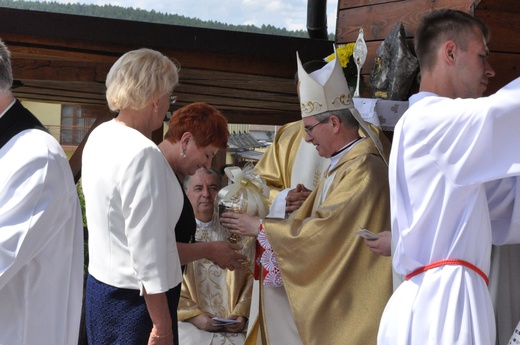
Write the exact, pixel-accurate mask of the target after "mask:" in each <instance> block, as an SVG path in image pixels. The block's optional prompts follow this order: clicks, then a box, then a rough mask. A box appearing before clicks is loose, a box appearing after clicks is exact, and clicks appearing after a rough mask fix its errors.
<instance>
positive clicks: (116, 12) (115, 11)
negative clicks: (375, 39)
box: [0, 0, 334, 40]
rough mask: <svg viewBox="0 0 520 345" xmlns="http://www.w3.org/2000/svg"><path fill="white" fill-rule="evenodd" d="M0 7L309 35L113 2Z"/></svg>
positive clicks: (4, 0) (6, 1)
mask: <svg viewBox="0 0 520 345" xmlns="http://www.w3.org/2000/svg"><path fill="white" fill-rule="evenodd" d="M0 7H7V8H16V9H24V10H34V11H45V12H55V13H64V14H76V15H84V16H93V17H103V18H112V19H125V20H133V21H142V22H148V23H157V24H169V25H181V26H191V27H199V28H206V29H219V30H228V31H243V32H252V33H260V34H267V35H278V36H291V37H309V35H308V33H307V31H304V30H296V31H289V30H287V29H285V28H281V29H280V28H276V27H274V26H272V25H262V26H261V27H260V28H259V27H257V26H254V25H232V24H225V23H220V22H217V21H203V20H200V19H198V18H188V17H185V16H181V15H177V14H169V13H161V12H157V11H155V10H152V11H146V10H142V9H134V8H133V7H120V6H114V5H103V6H100V5H93V4H89V5H85V4H79V3H73V4H71V3H67V4H60V3H57V2H55V1H42V2H36V1H25V0H0ZM329 39H330V40H334V34H329Z"/></svg>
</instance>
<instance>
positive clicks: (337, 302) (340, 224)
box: [264, 140, 392, 345]
mask: <svg viewBox="0 0 520 345" xmlns="http://www.w3.org/2000/svg"><path fill="white" fill-rule="evenodd" d="M329 174H335V176H334V178H333V181H332V183H331V186H330V188H329V191H328V194H327V196H326V198H325V200H323V202H322V204H321V205H320V206H317V200H318V196H319V195H320V193H321V192H322V189H323V183H324V179H322V181H321V183H320V185H319V187H318V188H317V190H315V191H314V192H313V193H312V194H311V195H310V196H309V199H308V200H307V201H306V202H305V203H304V204H303V205H302V207H301V208H300V209H299V210H297V211H295V212H294V213H293V214H292V215H291V217H290V218H289V219H287V220H275V219H265V220H264V229H265V232H266V235H267V237H268V239H269V242H270V243H271V246H272V247H273V249H274V252H275V254H276V257H277V260H278V264H279V267H280V271H281V275H282V279H283V282H284V287H285V289H286V291H287V296H288V299H289V303H290V305H291V310H292V313H293V315H294V318H295V322H296V326H297V328H298V333H299V335H300V337H301V339H302V341H303V343H304V344H305V345H315V344H316V345H318V344H352V345H358V344H376V337H377V330H378V327H379V320H380V318H381V314H382V313H383V309H384V307H385V305H386V302H387V301H388V299H389V297H390V295H391V293H392V268H391V259H390V258H389V257H382V256H379V255H377V254H375V253H373V252H371V251H370V250H369V249H368V248H367V247H366V245H365V244H364V242H363V239H362V238H360V237H359V236H357V235H356V234H355V231H357V230H359V229H360V228H366V229H369V230H371V231H373V232H379V231H383V230H388V229H390V203H389V190H388V169H387V166H386V165H385V164H384V162H383V160H382V159H381V157H380V156H379V155H378V153H377V150H376V148H375V146H374V144H373V142H372V141H371V140H363V141H361V142H359V143H358V144H356V145H355V146H354V147H353V148H352V149H351V150H350V151H349V152H347V153H346V154H345V155H344V156H343V157H342V158H341V160H340V161H339V162H338V164H337V165H336V167H334V169H333V170H332V171H331V172H329ZM265 317H267V318H268V317H269V315H266V316H265Z"/></svg>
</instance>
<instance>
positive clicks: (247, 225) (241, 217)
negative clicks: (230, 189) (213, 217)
mask: <svg viewBox="0 0 520 345" xmlns="http://www.w3.org/2000/svg"><path fill="white" fill-rule="evenodd" d="M220 224H221V225H222V226H223V227H225V228H226V229H228V230H229V232H231V233H233V234H238V235H240V236H249V237H256V236H258V233H259V232H260V218H258V217H257V216H250V215H248V214H243V213H233V212H224V213H223V214H222V216H220Z"/></svg>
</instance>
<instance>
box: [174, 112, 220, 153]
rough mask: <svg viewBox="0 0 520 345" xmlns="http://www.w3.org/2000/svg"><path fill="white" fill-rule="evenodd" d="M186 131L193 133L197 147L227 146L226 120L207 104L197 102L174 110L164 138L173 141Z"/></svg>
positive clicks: (179, 138)
mask: <svg viewBox="0 0 520 345" xmlns="http://www.w3.org/2000/svg"><path fill="white" fill-rule="evenodd" d="M186 132H190V133H191V134H192V135H193V138H194V139H195V142H196V143H197V146H198V147H206V146H208V145H214V146H215V147H217V148H219V149H225V148H227V143H228V138H229V131H228V127H227V120H226V118H225V117H224V116H223V115H222V114H221V113H220V111H218V110H217V108H215V107H213V106H211V105H209V104H206V103H200V102H197V103H192V104H190V105H187V106H185V107H182V108H180V109H178V110H176V111H175V112H174V113H173V115H172V118H171V119H170V123H169V127H168V131H167V132H166V134H165V136H164V139H167V140H169V141H170V142H172V143H175V142H178V141H179V140H181V137H182V135H183V134H184V133H186Z"/></svg>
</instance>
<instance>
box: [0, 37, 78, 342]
mask: <svg viewBox="0 0 520 345" xmlns="http://www.w3.org/2000/svg"><path fill="white" fill-rule="evenodd" d="M12 84H13V74H12V70H11V61H10V53H9V50H8V49H7V47H6V46H5V44H4V43H3V42H2V41H0V344H16V345H25V344H27V345H33V344H41V345H69V344H77V342H78V333H79V324H80V319H81V301H82V296H83V224H82V217H81V208H80V206H79V200H78V194H77V192H76V187H75V185H74V180H73V178H72V172H71V170H70V166H69V162H68V160H67V157H66V155H65V153H64V152H63V150H62V148H61V146H60V144H59V143H58V142H57V141H56V139H54V138H53V137H52V136H51V135H50V134H49V133H48V132H47V131H46V130H45V128H44V127H43V125H42V124H41V123H40V121H38V119H37V118H36V117H35V116H34V115H33V114H31V112H30V111H29V110H27V109H26V108H25V107H24V106H23V105H22V104H21V103H20V102H19V101H18V100H17V99H15V98H14V96H13V94H12V92H11V85H12Z"/></svg>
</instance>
